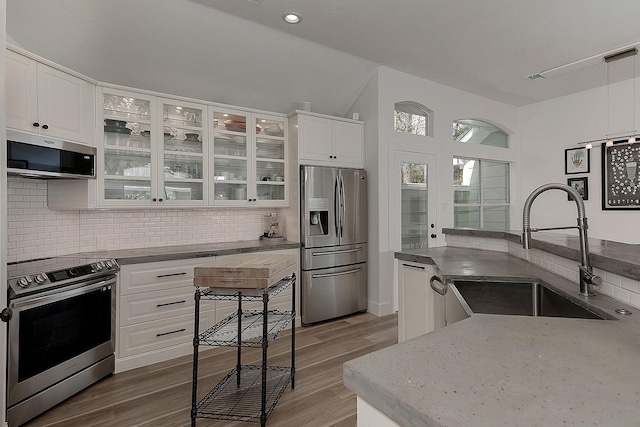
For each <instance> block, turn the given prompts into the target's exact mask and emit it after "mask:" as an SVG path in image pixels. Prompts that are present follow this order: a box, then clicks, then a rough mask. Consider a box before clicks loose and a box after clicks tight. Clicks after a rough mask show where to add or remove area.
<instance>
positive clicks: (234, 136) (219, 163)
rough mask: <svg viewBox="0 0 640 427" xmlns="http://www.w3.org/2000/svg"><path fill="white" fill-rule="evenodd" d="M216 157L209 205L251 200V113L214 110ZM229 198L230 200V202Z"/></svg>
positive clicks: (212, 172)
mask: <svg viewBox="0 0 640 427" xmlns="http://www.w3.org/2000/svg"><path fill="white" fill-rule="evenodd" d="M210 115H212V116H213V144H212V147H213V155H212V156H210V157H212V158H213V162H212V165H211V166H212V167H211V176H212V177H213V180H212V181H211V183H212V185H211V187H212V188H210V201H209V203H210V204H215V205H220V204H222V205H227V204H229V205H238V204H244V202H247V201H249V196H250V195H249V194H248V179H249V167H248V166H249V163H248V158H249V147H250V145H249V144H250V132H248V131H247V119H248V117H249V116H248V113H246V112H242V111H231V110H215V109H214V110H213V112H212V114H210ZM227 201H228V202H227Z"/></svg>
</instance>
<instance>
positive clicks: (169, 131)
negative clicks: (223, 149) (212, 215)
mask: <svg viewBox="0 0 640 427" xmlns="http://www.w3.org/2000/svg"><path fill="white" fill-rule="evenodd" d="M160 101H161V102H160V105H161V108H160V113H161V114H162V121H161V123H162V142H161V143H160V144H159V146H160V149H159V152H160V162H159V164H160V165H161V167H162V172H161V173H160V178H159V181H160V182H162V186H161V187H162V188H163V194H162V197H163V200H164V202H165V203H166V204H180V205H189V204H195V205H202V204H203V202H204V200H205V197H204V196H205V194H206V193H205V191H204V186H205V185H204V183H205V182H206V177H205V176H204V175H205V173H204V166H205V164H206V162H204V159H205V154H206V149H205V148H204V147H206V146H203V141H206V131H205V129H204V128H203V117H204V116H205V111H206V109H205V108H206V107H204V106H201V105H198V104H190V103H186V102H178V101H175V100H170V99H161V100H160ZM194 202H195V203H194Z"/></svg>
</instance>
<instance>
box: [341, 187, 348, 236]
mask: <svg viewBox="0 0 640 427" xmlns="http://www.w3.org/2000/svg"><path fill="white" fill-rule="evenodd" d="M345 199H346V198H345V196H344V178H343V177H342V175H340V201H341V205H342V212H341V213H340V237H342V234H343V231H344V221H345V217H346V216H347V201H346V200H345Z"/></svg>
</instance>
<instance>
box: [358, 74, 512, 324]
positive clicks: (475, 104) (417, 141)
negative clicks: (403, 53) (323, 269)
mask: <svg viewBox="0 0 640 427" xmlns="http://www.w3.org/2000/svg"><path fill="white" fill-rule="evenodd" d="M399 101H415V102H418V103H420V104H423V105H424V106H426V107H427V108H429V109H431V110H432V111H433V113H434V121H433V126H434V128H433V130H434V131H433V136H430V137H424V136H417V135H411V134H404V133H400V132H396V131H395V130H394V128H393V111H394V105H395V103H396V102H399ZM351 110H352V111H356V112H359V113H360V118H361V119H362V120H364V121H365V122H366V124H365V151H366V153H365V167H366V168H367V171H368V173H369V211H370V213H369V236H370V238H369V311H371V312H373V313H375V314H378V315H384V314H389V313H392V312H393V283H394V277H393V276H394V258H393V252H394V251H396V250H399V249H400V248H399V247H394V243H392V236H391V233H392V230H393V224H394V221H400V220H401V219H400V211H399V207H398V206H390V204H389V179H390V169H389V168H390V165H389V154H390V153H392V152H393V150H405V151H412V152H419V153H426V154H433V155H435V156H436V159H437V161H436V162H437V165H436V169H437V172H436V175H437V184H438V188H437V200H438V209H437V211H438V213H437V218H436V220H435V222H436V225H437V227H436V234H438V236H439V237H438V244H439V245H444V237H443V236H442V233H441V229H442V228H443V227H451V226H452V225H453V212H452V210H453V207H452V206H453V180H452V175H453V172H452V158H453V157H454V156H462V157H474V158H485V159H486V158H489V159H496V160H502V161H507V162H514V161H517V159H518V158H519V155H518V148H517V147H518V135H517V134H515V133H514V130H515V129H516V128H517V119H518V114H517V109H516V108H515V107H513V106H510V105H506V104H502V103H499V102H496V101H493V100H489V99H486V98H482V97H480V96H476V95H473V94H470V93H467V92H463V91H460V90H457V89H453V88H450V87H447V86H442V85H439V84H436V83H433V82H431V81H428V80H425V79H421V78H418V77H415V76H412V75H409V74H405V73H401V72H399V71H396V70H393V69H390V68H387V67H379V68H378V72H377V74H376V75H375V76H374V77H373V78H372V80H371V81H370V82H369V85H368V86H367V87H366V88H365V91H364V92H363V93H362V94H361V95H360V97H359V98H358V100H357V101H356V103H355V104H354V106H353V107H352V109H351ZM462 118H465V119H470V118H471V119H481V120H484V121H487V122H490V123H494V124H496V125H497V126H498V127H500V128H502V129H504V130H505V131H506V132H508V133H510V134H511V137H510V141H511V147H512V148H510V149H504V148H498V147H491V146H484V145H479V144H462V143H455V142H453V138H452V123H453V121H454V120H455V119H462ZM512 177H514V178H512V182H511V184H512V185H514V182H515V173H514V172H513V171H512ZM517 199H518V198H517V197H516V200H515V201H513V203H515V204H516V205H517V204H519V201H518V200H517ZM512 211H514V212H516V211H517V208H516V207H515V206H514V208H513V209H512Z"/></svg>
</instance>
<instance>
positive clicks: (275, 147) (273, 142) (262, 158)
mask: <svg viewBox="0 0 640 427" xmlns="http://www.w3.org/2000/svg"><path fill="white" fill-rule="evenodd" d="M284 134H285V125H284V121H283V120H282V119H280V118H266V117H258V118H256V152H255V153H256V192H257V198H258V200H259V201H260V200H278V201H283V200H285V185H284V180H285V144H284V141H285V135H284Z"/></svg>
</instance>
